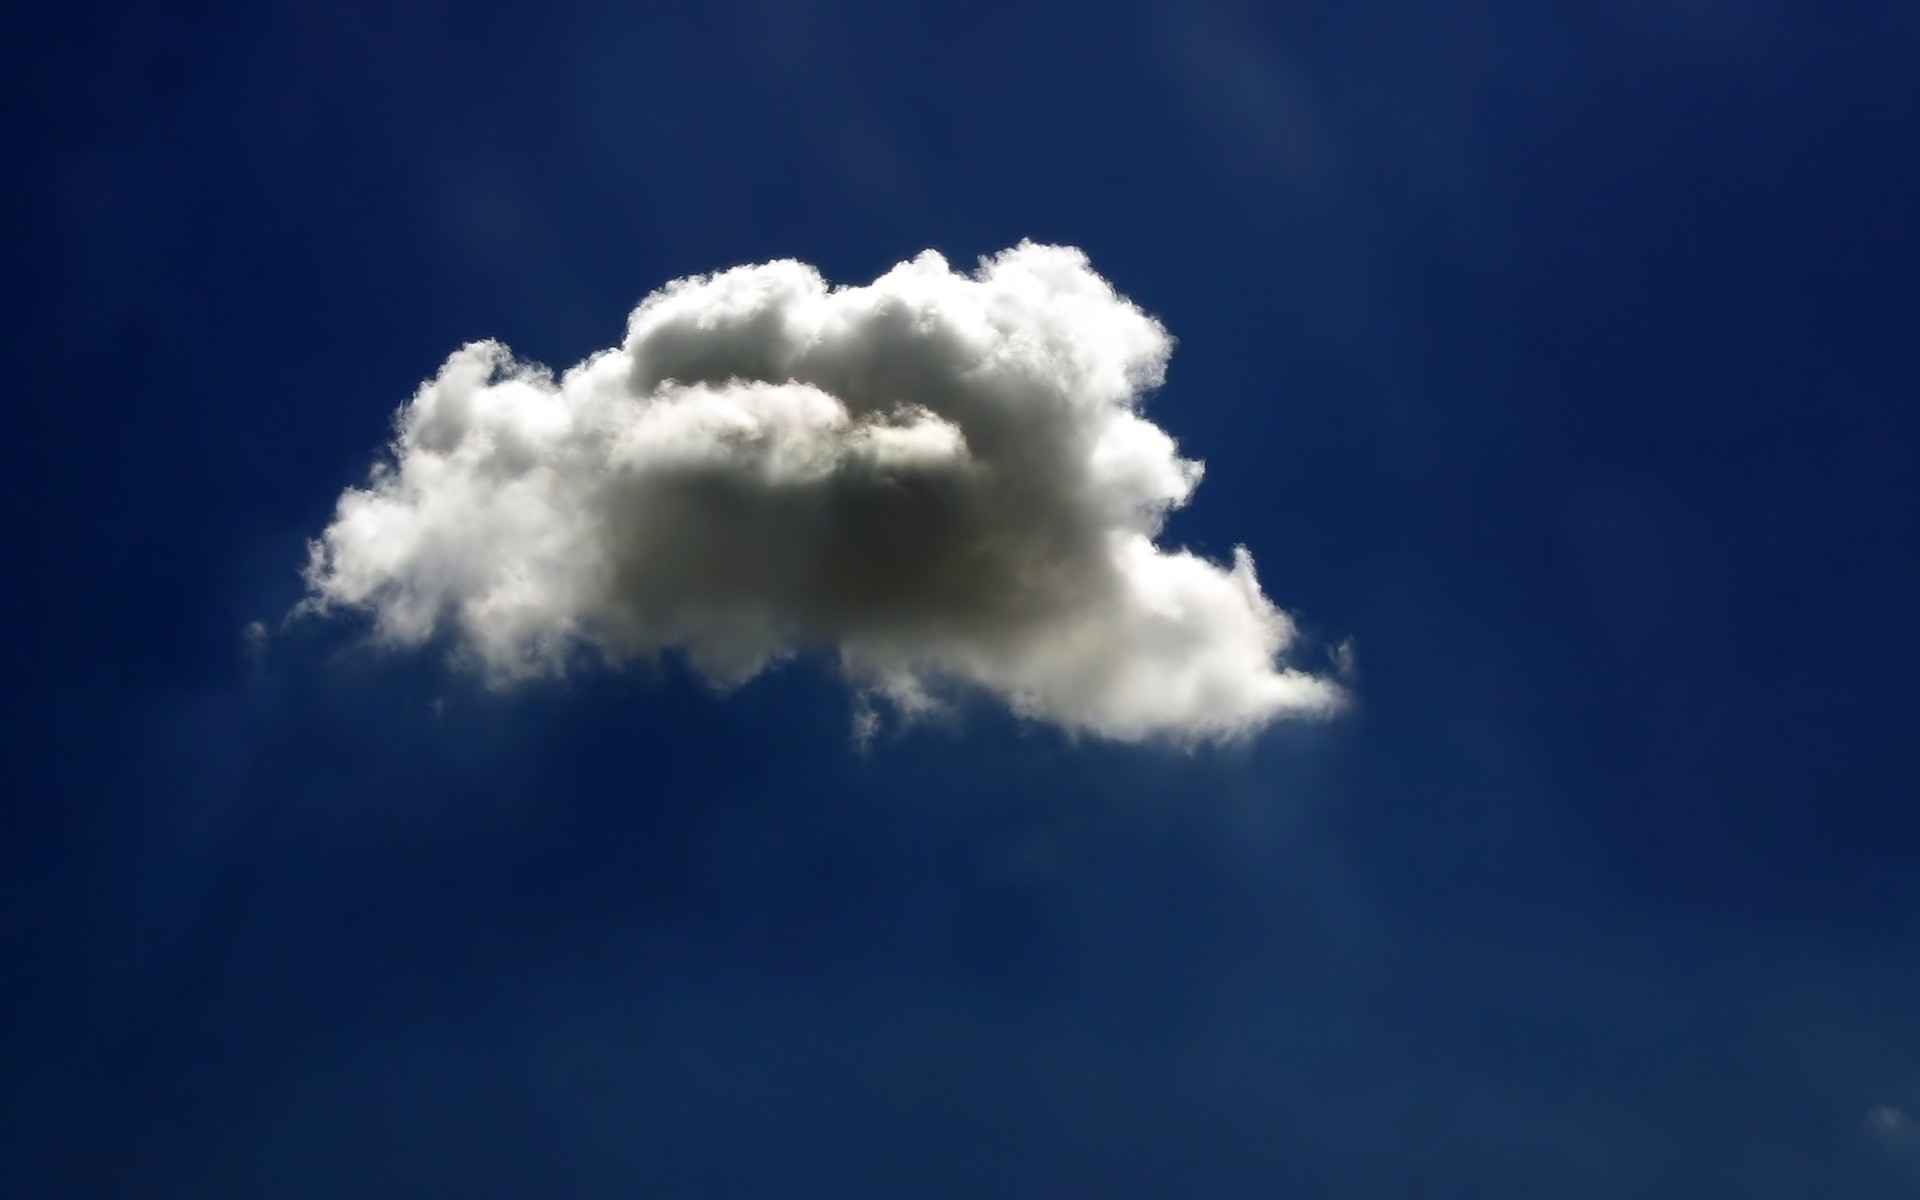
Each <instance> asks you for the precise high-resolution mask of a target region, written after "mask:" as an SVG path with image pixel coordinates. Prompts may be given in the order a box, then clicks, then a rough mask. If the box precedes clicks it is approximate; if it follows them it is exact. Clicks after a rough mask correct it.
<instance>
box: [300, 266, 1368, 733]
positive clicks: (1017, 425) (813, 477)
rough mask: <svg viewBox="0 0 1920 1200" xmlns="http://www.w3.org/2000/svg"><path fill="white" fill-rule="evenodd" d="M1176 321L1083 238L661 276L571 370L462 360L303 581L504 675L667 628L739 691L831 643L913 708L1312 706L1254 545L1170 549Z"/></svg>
mask: <svg viewBox="0 0 1920 1200" xmlns="http://www.w3.org/2000/svg"><path fill="white" fill-rule="evenodd" d="M1171 348H1172V340H1171V338H1169V337H1168V335H1167V332H1166V330H1165V329H1163V328H1162V327H1161V326H1160V325H1159V324H1158V323H1157V322H1156V321H1154V320H1153V319H1151V318H1150V317H1147V316H1146V315H1144V314H1143V313H1141V312H1140V310H1139V309H1137V308H1135V307H1134V306H1133V305H1132V304H1130V303H1128V302H1127V301H1126V300H1125V299H1124V298H1122V297H1121V296H1119V295H1117V294H1116V293H1115V292H1114V290H1113V288H1112V287H1111V286H1110V285H1109V284H1108V283H1107V282H1106V281H1105V280H1103V279H1102V278H1100V276H1098V275H1096V274H1095V273H1094V272H1093V271H1092V270H1091V269H1090V268H1089V266H1088V264H1087V260H1086V257H1085V255H1083V254H1082V253H1081V252H1080V251H1078V250H1075V249H1072V248H1068V247H1059V246H1039V245H1033V244H1030V243H1026V244H1022V245H1020V246H1018V247H1016V248H1014V249H1012V250H1008V251H1006V252H1004V253H1002V254H1000V255H998V256H996V257H994V258H991V259H987V260H984V261H983V262H982V264H981V267H980V269H979V270H978V271H977V272H976V273H974V274H973V275H971V276H968V275H962V274H958V273H956V272H954V271H952V270H951V269H949V267H948V265H947V263H946V261H945V260H944V259H942V258H941V257H940V256H939V255H938V254H935V253H932V252H931V251H929V252H927V253H924V254H922V255H920V256H919V257H918V258H915V259H914V260H912V261H911V262H905V263H902V264H900V265H899V266H897V267H895V268H893V269H892V270H890V271H888V272H887V273H886V274H885V275H883V276H881V277H880V278H879V279H877V280H875V281H874V282H873V283H872V284H870V285H867V286H864V287H839V288H834V287H829V286H828V285H827V284H826V283H825V282H824V281H823V280H822V279H821V277H820V275H819V273H818V272H816V271H815V270H813V269H812V268H811V267H808V266H806V265H804V264H802V263H798V262H791V261H787V262H772V263H766V264H763V265H760V266H750V267H740V268H738V269H735V270H731V271H725V272H721V273H720V274H717V275H712V276H700V277H695V278H691V279H682V280H677V281H675V282H673V283H670V284H668V285H667V286H666V287H664V288H662V289H660V290H659V291H657V292H655V293H654V294H653V295H651V296H648V297H647V298H646V299H645V300H644V301H643V302H642V303H641V304H640V306H639V307H638V308H637V309H635V310H634V312H633V314H632V315H631V317H630V318H629V319H628V322H627V335H626V339H625V341H624V342H623V343H622V345H621V346H619V347H618V348H617V349H612V350H606V351H602V352H601V353H599V354H596V355H594V356H592V357H591V358H588V359H587V360H586V361H584V362H582V363H579V364H578V365H576V366H574V367H572V368H571V369H569V370H568V371H566V372H565V373H564V374H562V375H561V376H560V377H559V378H558V379H555V378H554V377H553V375H552V374H551V373H550V372H549V371H547V370H546V369H544V368H541V367H538V366H534V365H531V364H527V363H523V362H520V361H518V360H516V359H515V358H514V357H513V355H512V354H511V352H509V351H508V350H507V348H506V347H504V346H502V345H500V344H499V343H497V342H476V343H474V344H472V345H469V346H466V347H464V348H462V349H461V350H459V351H457V352H456V353H455V354H454V355H453V356H452V357H451V358H449V359H448V360H447V362H446V365H445V366H444V367H442V368H441V370H440V373H439V375H437V376H436V377H435V378H434V379H432V380H430V381H428V382H427V383H425V384H424V385H422V386H421V388H420V390H419V392H418V393H417V394H416V395H415V396H414V397H413V399H412V401H411V402H409V403H408V404H406V405H405V406H403V407H402V408H401V409H400V411H399V413H398V415H397V417H396V430H397V433H396V437H395V439H394V442H393V445H392V449H391V455H390V457H389V458H388V459H386V460H383V461H381V462H379V463H377V464H376V465H375V466H374V468H373V472H372V475H371V478H370V479H369V481H368V483H367V485H366V486H365V487H363V488H354V489H350V490H348V491H347V492H346V493H345V494H344V495H342V496H341V497H340V502H339V507H338V509H337V511H336V512H335V515H334V518H333V521H332V523H331V524H330V525H328V527H327V529H326V531H325V533H323V534H322V535H321V537H320V538H319V539H317V540H316V541H315V542H314V543H313V546H312V554H311V559H310V561H309V563H308V566H307V583H308V586H309V588H310V590H311V599H310V601H309V606H310V607H312V608H315V609H319V610H328V609H334V608H352V609H361V610H365V611H367V612H369V613H370V614H371V615H372V618H373V620H374V624H375V629H376V630H377V633H378V635H379V636H380V637H381V638H382V639H384V640H386V641H388V642H390V643H394V644H398V645H418V644H420V643H422V642H425V641H426V640H427V639H429V638H431V637H433V636H434V635H435V634H436V633H437V632H439V631H442V630H447V631H450V632H451V633H452V634H453V636H454V637H455V639H456V640H457V643H458V645H459V646H460V647H461V649H462V651H463V653H464V655H465V656H466V657H468V658H469V659H470V660H471V661H473V662H475V663H477V664H478V665H479V666H480V668H481V669H482V670H483V671H484V672H485V673H487V674H488V675H489V676H490V677H491V678H493V679H494V680H496V681H502V682H504V681H511V680H514V679H518V678H524V677H526V676H529V675H535V674H546V673H553V672H558V671H561V670H563V669H565V667H566V666H567V665H568V664H569V663H570V662H572V661H574V660H576V659H577V658H578V657H579V653H580V651H581V650H583V649H586V650H591V651H595V652H598V653H599V654H601V655H603V656H605V657H607V658H610V659H613V660H619V659H623V658H628V657H632V656H644V655H651V654H655V653H658V652H660V651H663V650H668V649H678V650H679V651H681V652H683V653H684V654H685V656H686V658H687V660H688V661H689V662H691V663H692V664H693V666H694V667H695V669H697V670H698V671H699V672H700V673H701V674H702V675H703V676H705V677H706V678H707V679H709V680H711V681H712V682H713V683H715V684H716V685H718V686H731V685H734V684H738V683H741V682H743V681H745V680H747V679H749V678H751V677H752V676H754V675H755V674H757V673H758V672H759V671H761V670H762V669H764V668H765V667H766V666H767V665H768V664H770V663H772V662H774V661H775V660H777V659H780V658H782V657H784V656H787V655H791V654H793V653H796V652H808V651H823V652H830V653H832V654H833V655H835V656H836V657H837V660H838V663H839V666H840V669H841V670H842V671H843V672H844V674H845V675H846V677H847V678H848V680H849V681H850V682H851V683H852V684H853V685H854V686H855V687H856V688H857V689H858V690H859V691H860V692H861V693H862V694H863V695H866V696H878V697H882V698H884V699H886V700H888V701H890V702H891V703H892V704H893V705H894V706H895V707H897V708H898V709H900V710H901V711H904V712H908V713H911V712H914V711H918V710H920V709H922V708H924V707H926V706H927V705H929V704H933V703H936V702H937V701H936V698H937V697H939V696H940V695H942V694H943V693H944V692H946V691H948V690H949V689H952V688H955V687H966V686H972V687H977V688H981V689H984V690H986V691H987V692H989V693H992V694H994V695H996V696H998V697H1000V698H1001V699H1002V700H1004V701H1005V702H1006V703H1007V704H1008V705H1010V706H1011V707H1012V708H1013V709H1014V710H1015V711H1017V712H1019V713H1021V714H1023V715H1026V716H1029V717H1034V718H1039V719H1043V720H1047V721H1052V722H1055V723H1057V724H1059V725H1061V726H1064V727H1066V728H1069V729H1073V730H1078V731H1085V732H1089V733H1093V734H1097V735H1102V736H1106V737H1112V738H1120V739H1128V740H1135V739H1143V738H1149V737H1156V736H1162V737H1170V738H1173V739H1175V740H1181V741H1195V740H1211V739H1221V738H1229V737H1233V736H1236V735H1239V734H1242V733H1245V732H1248V731H1251V730H1253V729H1256V728H1258V727H1260V726H1262V725H1264V724H1266V723H1268V722H1270V721H1272V720H1274V719H1276V718H1279V717H1283V716H1287V715H1294V714H1318V713H1325V712H1328V711H1331V710H1332V709H1333V708H1335V707H1337V705H1338V704H1339V702H1340V691H1339V689H1338V688H1337V687H1336V686H1334V685H1333V684H1331V683H1329V682H1328V681H1326V680H1323V679H1320V678H1316V677H1314V676H1311V675H1308V674H1305V673H1302V672H1300V671H1298V670H1292V669H1288V668H1286V667H1285V666H1284V665H1283V664H1282V661H1281V660H1282V655H1283V653H1284V651H1285V650H1286V649H1287V646H1288V643H1289V642H1290V640H1291V639H1292V636H1293V629H1292V625H1291V623H1290V622H1289V620H1288V619H1287V617H1286V615H1285V614H1284V613H1282V612H1281V611H1280V610H1279V609H1278V608H1276V607H1275V606H1274V605H1273V604H1272V603H1271V602H1270V601H1269V600H1268V599H1267V597H1266V596H1265V595H1264V594H1262V592H1261V590H1260V585H1259V583H1258V582H1257V581H1256V579H1255V578H1254V570H1253V560H1252V558H1251V557H1250V556H1249V555H1248V554H1247V553H1246V551H1245V550H1236V551H1235V553H1234V561H1233V563H1232V565H1231V566H1222V565H1220V564H1216V563H1213V562H1210V561H1208V560H1206V559H1203V558H1200V557H1198V556H1196V555H1193V554H1190V553H1188V552H1186V551H1184V550H1166V549H1162V548H1161V547H1159V546H1157V545H1156V544H1155V537H1156V536H1157V535H1158V533H1159V532H1160V527H1161V522H1162V520H1163V518H1164V517H1165V515H1166V513H1167V512H1168V511H1169V510H1170V509H1173V508H1176V507H1178V506H1180V505H1182V504H1184V503H1185V502H1186V501H1187V499H1188V497H1189V496H1190V495H1191V494H1192V492H1193V489H1194V486H1195V485H1196V484H1197V483H1198V482H1199V480H1200V473H1201V467H1200V464H1199V463H1198V462H1194V461H1192V460H1190V459H1183V458H1181V457H1180V455H1179V454H1178V452H1177V451H1176V449H1175V446H1174V443H1173V440H1172V439H1171V438H1169V437H1168V436H1167V435H1166V434H1165V433H1164V432H1162V431H1161V430H1160V428H1159V427H1158V426H1156V425H1154V424H1152V423H1151V422H1149V421H1147V420H1146V419H1144V418H1143V417H1142V416H1141V415H1140V414H1139V411H1138V408H1139V404H1140V400H1141V396H1142V394H1143V393H1144V392H1146V391H1148V390H1150V389H1152V388H1153V387H1155V386H1157V385H1158V384H1159V383H1160V380H1161V375H1162V372H1163V370H1164V368H1165V365H1166V361H1167V356H1168V353H1169V351H1170V350H1171Z"/></svg>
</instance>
